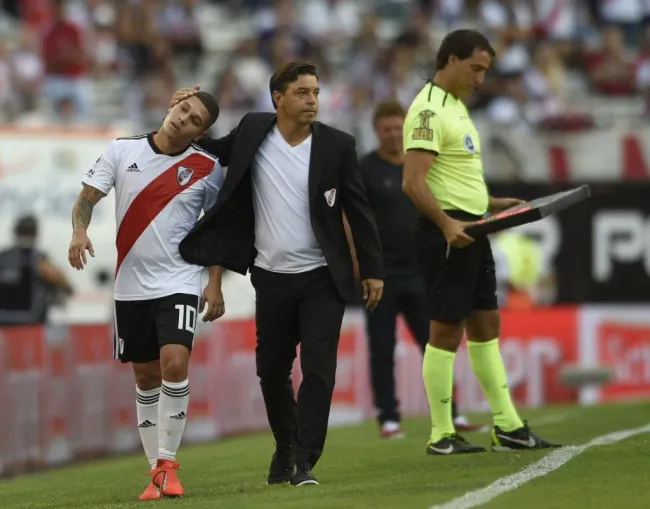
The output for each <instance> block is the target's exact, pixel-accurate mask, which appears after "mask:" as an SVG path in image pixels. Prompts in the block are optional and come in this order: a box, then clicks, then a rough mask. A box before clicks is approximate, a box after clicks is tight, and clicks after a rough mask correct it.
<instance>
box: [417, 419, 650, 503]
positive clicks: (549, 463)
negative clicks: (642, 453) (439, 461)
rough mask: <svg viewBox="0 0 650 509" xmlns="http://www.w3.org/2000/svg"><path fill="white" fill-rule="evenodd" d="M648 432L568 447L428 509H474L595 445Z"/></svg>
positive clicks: (642, 430) (623, 433)
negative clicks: (472, 508)
mask: <svg viewBox="0 0 650 509" xmlns="http://www.w3.org/2000/svg"><path fill="white" fill-rule="evenodd" d="M648 432H650V424H647V425H646V426H642V427H640V428H635V429H628V430H623V431H615V432H614V433H609V434H607V435H603V436H600V437H597V438H594V439H593V440H592V441H590V442H587V443H586V444H582V445H571V446H568V447H562V448H561V449H556V450H555V451H554V452H552V453H550V454H549V455H547V456H544V457H543V458H542V459H541V460H539V461H536V462H535V463H533V464H531V465H528V466H527V467H526V468H524V469H523V470H520V471H519V472H515V473H514V474H512V475H509V476H507V477H502V478H501V479H497V480H496V481H494V482H493V483H492V484H490V485H489V486H486V487H485V488H480V489H478V490H474V491H469V492H467V493H465V494H464V495H462V496H460V497H458V498H455V499H453V500H450V501H449V502H445V503H444V504H438V505H433V506H431V507H430V508H429V509H470V508H471V507H477V506H479V505H481V504H485V503H487V502H489V501H490V500H492V499H494V498H496V497H498V496H499V495H502V494H503V493H507V492H508V491H512V490H515V489H517V488H519V486H521V485H522V484H526V483H527V482H529V481H532V480H533V479H536V478H537V477H542V476H545V475H547V474H550V473H551V472H553V471H554V470H557V469H558V468H560V467H561V466H562V465H564V464H565V463H566V462H567V461H569V460H570V459H571V458H573V457H575V456H577V455H578V454H580V453H581V452H582V451H584V450H585V449H589V448H590V447H593V446H594V445H607V444H613V443H616V442H620V441H621V440H625V439H626V438H630V437H633V436H634V435H640V434H642V433H648ZM495 454H496V453H495ZM501 454H506V453H501Z"/></svg>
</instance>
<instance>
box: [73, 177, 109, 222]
mask: <svg viewBox="0 0 650 509" xmlns="http://www.w3.org/2000/svg"><path fill="white" fill-rule="evenodd" d="M104 196H106V195H105V194H104V193H102V192H101V191H100V190H99V189H95V188H94V187H92V186H88V185H86V184H84V187H83V189H82V190H81V192H80V193H79V196H78V197H77V201H76V202H75V204H74V208H73V209H72V228H73V229H76V228H88V225H89V224H90V220H91V219H92V217H93V208H94V207H95V205H96V204H97V202H98V201H99V200H101V199H102V198H103V197H104Z"/></svg>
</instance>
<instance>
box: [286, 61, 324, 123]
mask: <svg viewBox="0 0 650 509" xmlns="http://www.w3.org/2000/svg"><path fill="white" fill-rule="evenodd" d="M319 93H320V88H318V79H317V78H316V76H311V75H309V74H304V75H302V76H298V79H297V80H296V81H294V82H293V83H289V86H288V87H287V90H286V91H285V92H284V94H279V93H278V94H277V98H276V104H277V105H278V110H282V112H283V113H284V115H286V117H287V118H290V119H292V120H293V121H294V122H296V123H299V124H305V125H309V124H311V123H312V122H313V121H314V120H315V119H316V114H317V113H318V94H319Z"/></svg>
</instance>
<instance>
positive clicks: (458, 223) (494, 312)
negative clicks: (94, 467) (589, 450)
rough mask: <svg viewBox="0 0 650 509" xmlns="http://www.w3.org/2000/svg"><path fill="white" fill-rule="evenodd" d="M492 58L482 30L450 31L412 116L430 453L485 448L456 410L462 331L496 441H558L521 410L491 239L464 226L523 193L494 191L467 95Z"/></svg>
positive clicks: (521, 445)
mask: <svg viewBox="0 0 650 509" xmlns="http://www.w3.org/2000/svg"><path fill="white" fill-rule="evenodd" d="M493 57H494V50H493V49H492V47H491V46H490V43H489V42H488V40H487V39H486V38H485V36H483V35H482V34H480V33H479V32H477V31H475V30H456V31H454V32H451V33H449V34H448V35H447V36H446V37H445V38H444V40H443V41H442V44H441V45H440V49H439V50H438V55H437V56H436V68H437V72H436V74H435V76H434V78H433V80H432V81H431V82H429V83H427V84H426V85H425V86H424V88H423V89H422V90H421V91H420V93H419V94H418V96H417V97H416V98H415V100H414V101H413V103H412V104H411V106H410V108H409V111H408V114H407V117H406V120H405V122H404V130H403V136H404V150H405V151H406V155H405V161H404V171H403V182H402V188H403V190H404V192H405V193H406V194H407V195H408V196H409V197H410V198H411V200H412V201H413V203H414V204H415V205H416V207H417V208H418V209H419V211H420V213H421V217H420V219H419V220H418V225H417V229H416V249H417V251H418V264H419V266H420V271H421V273H422V277H423V278H424V282H425V284H426V287H427V292H428V297H429V307H430V308H429V318H430V320H431V321H430V333H429V344H428V345H427V347H426V351H425V355H424V363H423V367H422V373H423V377H424V383H425V387H426V391H427V396H428V399H429V409H430V411H431V428H432V429H431V435H430V437H429V443H428V446H427V452H428V453H430V454H456V453H469V452H484V451H485V449H484V448H483V447H479V446H474V445H471V444H469V443H468V442H467V441H466V440H465V439H464V438H463V437H461V436H459V435H458V434H457V433H456V430H455V428H454V424H453V421H452V417H451V408H450V402H451V398H452V388H453V366H454V358H455V355H456V350H457V348H458V346H459V345H460V343H461V340H462V338H463V332H464V331H466V332H467V339H468V349H467V350H468V354H469V359H470V364H471V366H472V369H473V371H474V373H475V374H476V377H477V378H478V380H479V382H480V384H481V387H482V388H483V391H484V392H485V395H486V397H487V399H488V401H489V403H490V408H491V410H492V415H493V419H494V427H493V429H492V432H491V442H492V450H494V451H505V450H513V449H541V448H548V447H557V445H556V444H551V443H549V442H547V441H546V440H543V439H542V438H540V437H539V436H537V435H536V434H535V433H533V432H532V431H531V430H530V429H529V428H528V426H527V425H526V424H525V423H524V422H522V420H521V419H520V417H519V415H518V414H517V410H516V409H515V407H514V404H513V402H512V398H511V396H510V391H509V389H508V380H507V377H506V371H505V369H504V365H503V360H502V358H501V354H500V352H499V340H498V337H499V332H500V331H499V327H500V318H499V310H498V304H497V284H496V276H495V268H494V258H493V257H492V250H491V247H490V241H489V240H488V238H487V237H480V238H476V239H472V238H470V237H469V236H468V235H467V234H466V233H465V232H464V229H465V228H466V227H467V226H468V225H469V224H471V223H472V222H473V221H476V220H477V219H480V218H481V217H482V216H483V215H484V214H485V213H486V212H488V211H489V212H497V211H499V210H503V209H506V208H509V207H511V206H513V205H516V204H518V203H520V202H521V201H520V200H517V199H512V198H493V197H490V195H489V193H488V188H487V186H486V184H485V180H484V177H483V165H482V163H481V140H480V137H479V134H478V132H477V130H476V127H475V126H474V123H473V122H472V119H471V118H470V115H469V112H468V111H467V108H466V107H465V104H464V103H463V101H462V99H463V98H465V97H467V96H469V95H470V94H471V93H472V92H474V91H475V90H476V89H477V88H478V87H480V86H481V85H482V83H483V80H484V78H485V73H486V71H487V70H488V68H489V67H490V64H491V61H492V58H493Z"/></svg>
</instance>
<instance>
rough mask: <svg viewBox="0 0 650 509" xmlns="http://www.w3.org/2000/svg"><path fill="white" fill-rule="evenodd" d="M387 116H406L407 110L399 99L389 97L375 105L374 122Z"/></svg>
mask: <svg viewBox="0 0 650 509" xmlns="http://www.w3.org/2000/svg"><path fill="white" fill-rule="evenodd" d="M386 117H406V111H404V107H403V106H402V105H401V104H400V102H399V101H396V100H395V99H388V100H386V101H382V102H380V103H378V104H377V106H375V112H374V113H373V116H372V123H373V124H376V123H377V120H379V119H380V118H386Z"/></svg>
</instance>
